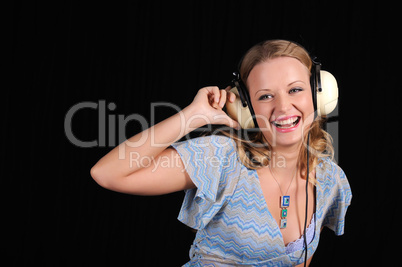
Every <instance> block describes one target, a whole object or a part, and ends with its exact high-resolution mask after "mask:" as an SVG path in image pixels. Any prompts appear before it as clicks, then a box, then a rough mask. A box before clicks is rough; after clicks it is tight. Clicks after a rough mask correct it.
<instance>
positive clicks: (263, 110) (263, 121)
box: [253, 104, 272, 129]
mask: <svg viewBox="0 0 402 267" xmlns="http://www.w3.org/2000/svg"><path fill="white" fill-rule="evenodd" d="M253 109H254V113H255V116H256V118H257V123H258V126H259V128H261V129H266V128H268V127H269V125H270V123H269V116H270V114H271V113H272V107H270V106H269V105H258V104H254V105H253Z"/></svg>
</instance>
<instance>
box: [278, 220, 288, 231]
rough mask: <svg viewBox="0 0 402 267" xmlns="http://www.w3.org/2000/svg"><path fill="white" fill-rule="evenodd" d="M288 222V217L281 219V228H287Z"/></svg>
mask: <svg viewBox="0 0 402 267" xmlns="http://www.w3.org/2000/svg"><path fill="white" fill-rule="evenodd" d="M287 224H288V220H287V219H281V225H280V227H281V229H284V228H286V226H287Z"/></svg>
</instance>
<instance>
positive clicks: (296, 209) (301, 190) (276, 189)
mask: <svg viewBox="0 0 402 267" xmlns="http://www.w3.org/2000/svg"><path fill="white" fill-rule="evenodd" d="M258 184H259V186H260V190H261V193H262V195H263V199H264V201H265V204H266V206H267V208H268V210H269V214H270V215H271V216H272V218H273V220H274V221H275V222H276V224H277V226H278V227H279V229H280V232H281V234H282V237H283V242H284V244H285V245H287V244H288V243H290V242H293V241H295V240H297V239H298V238H300V237H301V236H302V235H303V232H304V222H305V213H306V207H307V226H308V225H309V223H310V222H311V218H312V216H313V213H314V210H315V190H314V189H315V188H314V186H313V185H312V184H311V183H309V185H308V187H307V190H308V203H307V202H306V181H305V180H304V179H302V178H301V177H300V176H299V175H297V176H296V177H295V179H294V180H293V181H291V182H290V183H285V184H282V186H281V188H280V185H279V184H278V182H277V181H275V180H274V179H272V177H270V176H268V175H267V174H266V173H264V172H259V173H258ZM283 194H285V195H287V196H289V202H288V204H289V206H288V207H286V208H283V207H282V206H281V197H282V196H283ZM284 212H285V214H284ZM284 215H285V216H284ZM283 218H285V219H286V227H285V228H281V227H280V226H281V220H282V219H283Z"/></svg>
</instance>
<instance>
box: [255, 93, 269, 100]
mask: <svg viewBox="0 0 402 267" xmlns="http://www.w3.org/2000/svg"><path fill="white" fill-rule="evenodd" d="M271 98H272V95H270V94H265V95H262V96H260V97H259V98H258V100H268V99H271Z"/></svg>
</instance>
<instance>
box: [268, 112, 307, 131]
mask: <svg viewBox="0 0 402 267" xmlns="http://www.w3.org/2000/svg"><path fill="white" fill-rule="evenodd" d="M294 117H298V118H299V121H298V122H297V124H296V125H295V126H293V127H291V128H279V127H277V126H276V125H275V123H274V122H275V121H278V119H279V120H280V121H282V120H287V119H290V118H294ZM278 119H276V120H275V121H272V122H271V124H272V126H273V127H274V128H275V129H276V131H278V132H280V133H289V132H293V131H294V130H296V129H297V127H299V125H300V121H301V117H300V116H296V115H292V116H285V117H279V118H278Z"/></svg>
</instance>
